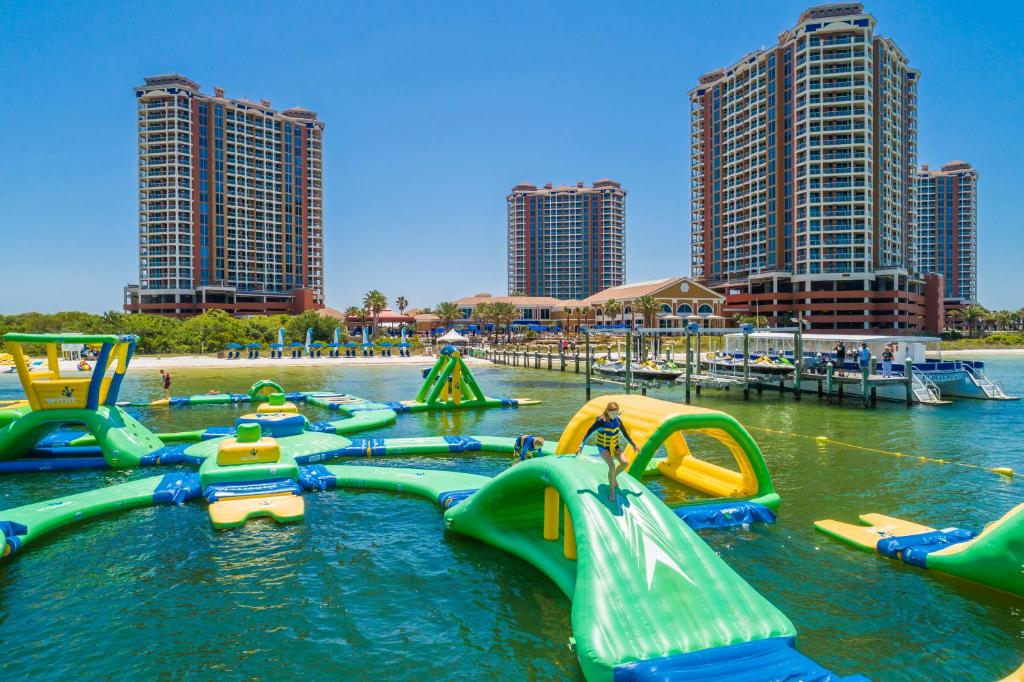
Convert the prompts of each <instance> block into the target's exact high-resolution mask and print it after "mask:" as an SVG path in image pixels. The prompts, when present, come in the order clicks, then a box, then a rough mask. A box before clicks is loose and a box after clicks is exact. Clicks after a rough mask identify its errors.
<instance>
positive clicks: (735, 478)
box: [555, 395, 778, 508]
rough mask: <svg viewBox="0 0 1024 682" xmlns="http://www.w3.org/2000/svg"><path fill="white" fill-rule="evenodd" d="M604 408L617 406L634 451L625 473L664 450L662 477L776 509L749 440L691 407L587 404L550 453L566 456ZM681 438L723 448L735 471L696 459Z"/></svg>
mask: <svg viewBox="0 0 1024 682" xmlns="http://www.w3.org/2000/svg"><path fill="white" fill-rule="evenodd" d="M609 402H616V403H618V404H619V408H620V410H621V414H620V418H621V420H622V423H623V425H624V426H625V427H626V430H627V431H628V433H629V435H630V436H631V437H632V438H633V440H634V441H635V442H636V445H637V448H638V450H637V451H634V450H633V449H632V448H627V450H626V456H627V458H628V459H629V461H630V463H631V464H630V469H629V473H630V474H632V475H633V476H634V477H640V476H641V475H643V474H644V472H645V471H646V470H647V468H648V465H649V464H650V463H651V462H652V461H654V460H653V458H654V455H655V453H657V452H658V451H659V449H660V448H661V447H662V446H664V447H665V450H666V452H667V457H665V458H663V459H660V460H657V471H658V472H659V473H661V474H662V475H663V476H665V477H667V478H670V479H672V480H674V481H678V482H679V483H682V484H683V485H685V486H687V487H689V488H692V489H694V490H697V491H698V492H701V493H704V494H706V495H708V496H710V497H716V498H729V499H751V500H753V501H756V502H759V503H760V504H763V505H765V506H767V507H771V508H775V507H777V506H778V495H776V494H775V490H774V488H773V487H772V483H771V478H770V477H769V474H768V467H767V466H766V465H765V462H764V456H763V455H762V454H761V450H760V448H758V446H757V443H755V442H754V439H753V438H751V437H750V434H749V433H747V431H746V429H744V428H743V426H741V425H740V423H739V422H737V421H736V420H735V419H733V418H732V417H731V416H729V415H727V414H726V413H724V412H719V411H718V410H708V409H705V408H702V407H692V406H690V405H682V404H679V403H672V402H668V401H666V400H658V399H656V398H648V397H646V396H639V395H610V396H603V397H600V398H595V399H593V400H591V401H590V402H588V403H587V404H586V405H584V406H583V408H582V409H580V411H579V412H577V413H576V415H575V416H574V417H573V418H572V420H571V421H570V422H569V425H568V426H567V427H566V428H565V431H564V432H563V433H562V437H561V438H560V439H559V441H558V445H557V447H556V450H555V451H556V452H557V453H559V454H572V453H575V452H576V450H577V449H578V448H579V446H580V443H582V441H583V437H584V435H585V434H586V433H587V430H588V429H589V428H590V426H591V425H592V424H593V423H594V420H595V419H597V418H598V417H599V416H601V414H602V413H603V412H604V409H605V406H606V405H607V404H608V403H609ZM687 433H701V434H704V435H706V436H710V437H711V438H713V439H715V440H716V441H718V442H719V443H721V444H722V445H724V446H725V447H726V448H727V449H728V451H729V453H730V454H731V455H732V457H733V459H734V460H735V462H736V467H737V470H732V469H729V468H726V467H724V466H720V465H718V464H713V463H711V462H707V461H705V460H703V459H701V458H700V457H699V456H698V454H699V453H697V454H695V453H693V452H691V451H690V446H689V445H688V444H687V442H686V438H685V436H686V434H687Z"/></svg>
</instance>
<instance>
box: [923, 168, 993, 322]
mask: <svg viewBox="0 0 1024 682" xmlns="http://www.w3.org/2000/svg"><path fill="white" fill-rule="evenodd" d="M915 207H916V224H917V239H916V242H917V259H918V267H919V268H920V269H921V271H922V272H936V273H939V274H941V275H942V277H943V285H944V287H945V289H944V292H943V295H944V298H945V305H946V306H948V307H954V306H962V305H968V304H971V303H977V302H978V171H977V170H976V169H975V168H974V167H973V166H971V164H969V163H967V162H966V161H951V162H950V163H947V164H946V165H944V166H943V167H942V168H940V169H938V170H932V169H929V168H928V166H921V170H920V171H918V173H917V197H916V200H915Z"/></svg>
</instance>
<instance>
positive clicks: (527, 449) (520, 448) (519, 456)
mask: <svg viewBox="0 0 1024 682" xmlns="http://www.w3.org/2000/svg"><path fill="white" fill-rule="evenodd" d="M543 447H544V436H531V435H528V434H523V435H522V436H519V438H516V444H515V445H514V446H512V454H513V460H514V461H513V462H512V463H513V464H519V462H525V461H526V460H528V459H533V458H534V457H543V456H544V453H542V452H541V448H543Z"/></svg>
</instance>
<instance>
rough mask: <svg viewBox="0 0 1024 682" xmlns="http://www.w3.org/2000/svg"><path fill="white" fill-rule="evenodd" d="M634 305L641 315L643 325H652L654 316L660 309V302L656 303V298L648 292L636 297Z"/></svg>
mask: <svg viewBox="0 0 1024 682" xmlns="http://www.w3.org/2000/svg"><path fill="white" fill-rule="evenodd" d="M634 305H635V306H636V309H637V310H639V311H640V314H641V315H643V318H644V326H645V327H653V326H654V318H655V316H656V315H657V314H658V311H659V310H661V304H660V303H658V299H656V298H654V296H651V295H650V294H644V295H643V296H641V297H640V298H638V299H636V302H635V303H634Z"/></svg>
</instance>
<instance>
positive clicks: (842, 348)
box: [832, 341, 846, 375]
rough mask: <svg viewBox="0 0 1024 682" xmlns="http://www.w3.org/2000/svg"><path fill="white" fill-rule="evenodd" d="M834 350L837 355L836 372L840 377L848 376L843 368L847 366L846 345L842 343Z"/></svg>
mask: <svg viewBox="0 0 1024 682" xmlns="http://www.w3.org/2000/svg"><path fill="white" fill-rule="evenodd" d="M832 350H833V351H835V354H836V371H837V372H839V374H840V375H844V374H846V371H845V370H844V369H843V366H844V365H845V364H846V344H845V343H843V342H842V341H840V342H839V343H837V344H836V347H835V348H833V349H832Z"/></svg>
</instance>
